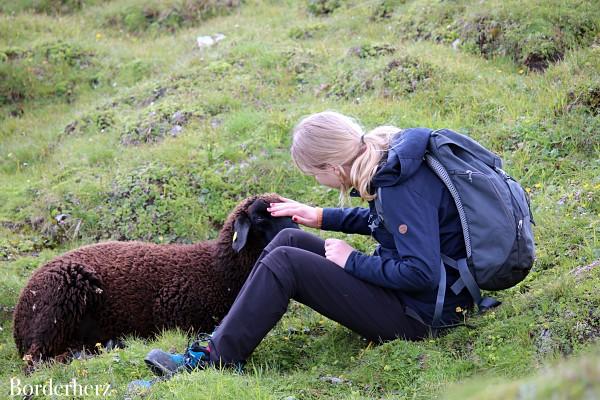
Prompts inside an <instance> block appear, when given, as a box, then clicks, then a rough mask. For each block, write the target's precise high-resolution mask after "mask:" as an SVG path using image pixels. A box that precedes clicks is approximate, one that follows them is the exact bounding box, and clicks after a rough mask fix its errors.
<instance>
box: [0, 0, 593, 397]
mask: <svg viewBox="0 0 600 400" xmlns="http://www.w3.org/2000/svg"><path fill="white" fill-rule="evenodd" d="M192 3H194V4H200V2H197V3H196V2H183V1H180V2H177V1H169V2H152V3H148V7H149V8H152V7H159V8H160V7H162V8H160V10H158V11H156V10H154V11H152V10H150V11H152V12H148V15H149V17H147V18H146V17H145V18H144V19H143V20H142V19H139V18H138V19H136V18H134V17H135V16H136V15H138V14H136V13H138V12H140V9H141V8H140V7H142V4H145V3H144V2H139V1H134V0H113V1H111V2H108V3H100V2H95V1H89V2H88V1H85V2H81V3H76V2H52V1H46V2H33V1H26V0H20V1H11V2H9V1H0V76H1V77H2V79H1V80H0V186H1V187H2V190H0V221H1V223H0V327H1V328H2V329H1V330H0V393H2V394H1V395H0V397H3V398H4V397H6V396H8V394H9V390H10V379H11V377H15V378H18V379H20V380H21V381H22V382H23V383H33V384H35V383H44V382H47V381H48V380H49V379H50V378H52V379H53V381H54V382H55V383H56V382H61V383H67V382H68V381H70V380H71V379H72V378H77V381H78V382H79V383H81V384H107V383H108V384H110V385H111V387H110V393H111V397H113V398H122V397H123V395H124V394H125V390H126V387H127V383H128V382H129V381H131V380H133V379H137V378H148V377H150V374H149V372H148V371H147V369H146V368H145V366H144V365H143V362H142V359H143V356H144V355H145V353H146V352H147V351H148V350H149V349H151V348H153V347H161V348H165V349H169V348H175V349H177V350H181V349H182V348H183V346H184V345H185V343H186V340H187V338H186V336H185V334H184V333H182V332H178V331H169V332H164V333H163V334H162V335H159V336H158V337H157V338H153V339H149V340H142V339H139V338H138V339H136V338H128V341H127V343H128V346H127V347H126V348H125V349H121V350H115V351H111V352H103V353H102V354H100V355H99V356H98V357H95V358H92V359H88V360H77V361H75V362H73V363H71V364H69V365H48V366H45V367H43V368H41V369H39V370H37V371H36V372H35V373H34V374H32V375H31V376H25V375H24V374H23V372H22V370H21V366H22V361H21V360H20V359H19V357H18V355H17V352H16V349H15V345H14V342H13V340H12V322H11V312H12V307H13V306H14V305H15V303H16V301H17V297H18V294H19V291H20V289H21V288H22V287H23V286H24V285H25V282H26V281H27V279H28V277H29V276H30V275H31V273H32V271H33V270H34V269H35V268H37V267H38V266H39V265H41V264H42V263H43V262H45V261H48V260H50V259H51V258H52V257H54V256H56V255H58V254H61V253H63V252H65V251H67V250H69V249H72V248H75V247H78V246H80V245H82V244H86V243H93V242H97V241H101V240H107V239H111V238H112V239H120V240H134V239H140V240H147V241H153V242H157V243H170V242H181V243H189V242H193V241H197V240H204V239H207V238H213V237H215V235H216V233H217V230H218V228H219V226H220V224H221V223H222V221H223V220H224V218H225V217H226V215H227V213H228V211H229V210H230V209H231V208H232V207H233V206H234V205H235V204H236V203H237V202H238V201H239V200H240V199H241V198H243V197H245V196H247V195H249V194H254V193H260V192H272V191H275V192H279V193H281V194H282V195H285V196H286V197H290V198H294V199H297V200H299V201H302V202H306V203H310V204H314V205H321V206H333V205H336V203H337V192H336V191H333V190H329V189H327V188H324V187H320V186H318V185H317V184H316V182H315V181H314V180H313V179H312V178H309V177H305V176H303V175H301V174H300V173H299V171H297V170H296V169H295V167H294V166H293V163H292V162H291V159H290V155H289V145H290V131H291V128H292V127H293V125H294V124H295V123H296V122H297V121H298V120H299V119H300V118H301V117H302V116H304V115H307V114H310V113H312V112H317V111H322V110H324V109H335V110H338V111H341V112H344V113H347V114H349V115H353V116H355V117H357V118H359V120H360V121H362V122H363V123H364V125H365V126H366V127H368V128H371V127H375V126H377V125H383V124H394V125H396V126H399V127H410V126H428V127H432V128H439V127H450V128H453V129H456V130H459V131H461V132H465V133H468V134H470V135H472V136H473V137H474V138H475V139H477V140H479V141H480V142H482V143H483V144H485V145H486V146H488V147H489V148H491V149H492V150H494V151H496V152H497V153H499V154H500V155H501V156H502V157H503V159H504V161H505V167H506V168H505V169H506V170H507V171H508V172H509V173H510V174H511V175H513V176H514V177H516V178H517V179H519V180H520V181H521V182H522V184H523V185H524V186H525V187H526V188H527V190H528V191H529V192H530V194H531V197H532V207H533V213H534V217H535V220H536V222H537V226H536V229H535V234H536V243H537V260H536V263H535V266H534V269H533V271H532V272H531V273H530V275H529V276H528V277H527V279H526V280H525V281H524V282H522V283H521V284H519V285H518V286H517V287H515V288H511V289H509V290H506V291H502V292H499V293H496V294H495V295H496V296H497V297H498V298H499V299H500V300H502V301H503V305H502V306H501V307H500V308H498V309H497V310H495V311H493V312H490V313H488V314H485V315H483V316H469V322H470V323H471V324H472V325H474V326H475V327H476V328H475V329H467V328H458V329H456V330H454V331H452V332H450V333H449V334H448V335H446V336H444V337H441V338H436V339H431V340H426V341H423V342H417V343H412V342H403V341H394V342H390V343H386V344H384V345H381V346H373V345H369V344H368V343H367V342H365V341H364V340H363V339H362V338H360V337H359V336H358V335H356V334H354V333H352V332H350V331H349V330H347V329H346V328H344V327H341V326H339V325H338V324H336V323H334V322H332V321H329V320H327V319H325V318H323V317H321V316H320V315H318V314H317V313H315V312H313V311H311V310H310V309H308V308H306V307H304V306H302V305H300V304H297V303H292V304H291V305H290V309H289V312H288V313H287V314H286V315H285V317H284V318H283V319H282V321H281V322H280V323H279V324H278V325H277V326H276V327H275V329H273V330H272V331H271V332H270V333H269V334H268V335H267V337H266V338H265V340H263V342H262V343H261V344H260V346H259V347H258V349H257V350H256V352H255V353H254V355H253V356H252V358H251V359H250V360H249V364H248V368H247V370H246V372H245V373H244V374H241V375H238V374H235V373H232V372H222V371H204V372H197V373H193V374H190V375H182V376H179V377H177V378H176V379H173V380H171V381H168V382H163V383H160V384H157V385H156V387H155V388H153V389H152V390H151V391H150V392H148V393H145V394H142V395H140V396H138V398H153V399H163V398H184V399H185V398H194V399H196V398H206V399H210V398H259V399H262V398H269V399H271V398H274V399H281V398H286V397H289V396H292V397H293V398H296V399H316V398H396V399H427V398H449V399H455V398H473V399H476V398H502V399H505V398H507V399H511V398H514V399H517V398H532V399H538V398H539V399H543V398H549V397H551V396H553V395H554V396H555V398H561V399H562V398H564V399H567V398H569V399H571V398H575V399H577V398H581V399H583V398H595V397H599V396H600V388H599V387H598V385H597V383H596V381H597V379H596V378H597V376H598V371H597V365H598V364H599V362H600V356H599V353H598V351H599V350H600V347H599V345H598V337H600V313H599V311H598V310H599V305H600V296H599V295H598V291H597V287H598V285H599V283H600V268H598V267H596V268H589V269H585V268H584V269H581V271H582V272H577V273H576V272H574V271H579V269H577V268H580V267H584V266H589V265H597V261H598V260H599V259H600V224H599V222H598V221H600V161H599V160H600V118H599V116H600V108H599V107H600V106H599V104H600V36H599V34H600V28H599V26H598V21H600V17H599V16H598V10H597V7H595V4H594V2H593V1H581V0H569V1H552V2H540V1H537V0H526V1H520V2H516V1H510V2H502V1H489V2H486V3H485V4H484V5H482V4H481V3H480V2H479V1H475V0H461V1H458V2H438V1H430V0H405V1H389V0H384V1H368V2H359V1H339V2H337V1H323V2H321V1H303V2H295V1H287V2H275V1H266V2H262V1H261V2H259V1H244V2H241V3H240V4H238V3H237V2H235V6H234V7H233V8H231V9H229V8H227V9H219V10H212V11H210V10H209V11H207V13H205V14H202V11H199V10H200V9H199V8H194V7H191V6H189V5H190V4H192ZM208 3H209V2H207V4H208ZM217 3H218V4H224V3H222V2H214V4H217ZM79 4H81V6H79ZM186 4H187V5H188V6H189V7H187V6H186ZM211 4H213V3H211ZM141 12H143V10H142V11H141ZM190 13H191V14H190ZM132 15H133V16H132ZM155 17H156V18H155ZM217 32H220V33H223V34H225V35H226V38H225V40H223V41H221V42H219V43H218V44H217V45H216V46H214V47H211V48H208V49H204V50H200V49H198V48H197V47H196V43H195V39H196V37H197V36H199V35H207V34H213V33H217ZM457 39H459V41H458V42H457V41H456V40H457ZM453 43H454V46H453V45H452V44H453ZM558 54H560V57H557V55H558ZM534 56H535V57H537V58H535V57H534ZM528 60H530V61H531V60H537V62H538V64H536V65H543V68H536V67H534V66H533V65H534V64H532V63H530V62H528ZM60 213H66V214H68V215H69V217H68V219H67V220H66V223H65V224H64V225H60V226H59V225H57V224H56V223H55V219H54V218H55V217H56V215H58V214H60ZM321 235H323V236H324V237H330V236H333V237H339V238H345V239H347V240H348V241H349V242H350V243H351V244H352V245H353V246H355V247H357V248H359V249H361V250H363V251H370V250H372V249H373V248H374V245H375V244H374V242H372V241H371V240H369V239H368V238H364V237H358V236H346V235H343V234H339V233H321ZM330 377H336V378H340V379H341V380H340V382H339V383H332V381H331V379H330ZM494 396H495V397H494ZM586 396H587V397H586Z"/></svg>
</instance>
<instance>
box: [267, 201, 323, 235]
mask: <svg viewBox="0 0 600 400" xmlns="http://www.w3.org/2000/svg"><path fill="white" fill-rule="evenodd" d="M281 199H282V200H283V203H271V204H270V207H269V208H267V211H269V212H270V213H271V215H272V216H274V217H292V220H293V221H294V222H296V223H298V224H302V225H305V226H308V227H310V228H317V227H318V222H319V221H318V211H317V208H316V207H311V206H307V205H306V204H302V203H298V202H297V201H294V200H290V199H286V198H285V197H282V198H281Z"/></svg>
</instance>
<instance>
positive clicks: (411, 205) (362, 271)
mask: <svg viewBox="0 0 600 400" xmlns="http://www.w3.org/2000/svg"><path fill="white" fill-rule="evenodd" d="M390 200H391V201H390ZM382 206H383V214H384V216H385V226H386V228H387V229H388V230H389V231H390V233H391V234H392V235H393V237H394V244H395V246H396V251H397V257H382V256H369V255H366V254H364V253H361V252H359V251H357V250H355V251H353V252H352V253H351V254H350V256H349V257H348V260H347V261H346V265H345V267H344V268H345V269H346V271H348V272H349V273H351V274H352V275H354V276H356V277H358V278H360V279H363V280H365V281H368V282H371V283H373V284H376V285H379V286H384V287H388V288H394V289H400V290H403V291H406V292H420V291H423V290H431V289H434V288H435V287H437V284H438V280H439V263H440V250H439V249H440V239H439V236H440V232H439V222H438V211H437V207H435V206H434V205H432V204H431V203H430V202H428V201H427V200H426V199H424V198H422V197H421V195H419V194H418V193H416V192H414V191H411V190H410V189H409V188H404V187H402V185H399V186H396V187H393V188H389V189H388V190H384V191H383V193H382Z"/></svg>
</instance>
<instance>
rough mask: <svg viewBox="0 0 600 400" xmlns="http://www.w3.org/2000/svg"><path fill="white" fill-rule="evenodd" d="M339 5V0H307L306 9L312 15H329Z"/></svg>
mask: <svg viewBox="0 0 600 400" xmlns="http://www.w3.org/2000/svg"><path fill="white" fill-rule="evenodd" d="M340 6H341V1H340V0H308V4H307V9H308V12H309V13H311V14H313V15H329V14H331V13H333V12H334V11H335V10H336V9H338V8H339V7H340Z"/></svg>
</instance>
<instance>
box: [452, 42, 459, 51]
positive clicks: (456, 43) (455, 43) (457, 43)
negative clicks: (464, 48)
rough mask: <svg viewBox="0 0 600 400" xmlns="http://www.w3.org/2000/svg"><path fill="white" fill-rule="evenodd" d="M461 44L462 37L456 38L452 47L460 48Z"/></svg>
mask: <svg viewBox="0 0 600 400" xmlns="http://www.w3.org/2000/svg"><path fill="white" fill-rule="evenodd" d="M459 45H460V39H456V40H455V41H454V42H452V48H453V49H454V50H458V46H459Z"/></svg>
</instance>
